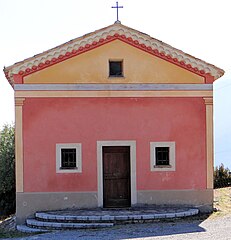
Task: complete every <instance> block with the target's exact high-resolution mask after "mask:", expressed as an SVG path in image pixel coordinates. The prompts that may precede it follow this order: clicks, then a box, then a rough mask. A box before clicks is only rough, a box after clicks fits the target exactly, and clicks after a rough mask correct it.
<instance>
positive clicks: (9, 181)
mask: <svg viewBox="0 0 231 240" xmlns="http://www.w3.org/2000/svg"><path fill="white" fill-rule="evenodd" d="M14 132H15V131H14V126H13V125H4V126H3V128H2V130H1V131H0V214H11V213H14V212H15V133H14Z"/></svg>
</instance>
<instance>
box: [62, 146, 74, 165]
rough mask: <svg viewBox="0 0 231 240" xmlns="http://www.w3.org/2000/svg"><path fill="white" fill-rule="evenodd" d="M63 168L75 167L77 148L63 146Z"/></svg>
mask: <svg viewBox="0 0 231 240" xmlns="http://www.w3.org/2000/svg"><path fill="white" fill-rule="evenodd" d="M60 168H61V169H74V168H77V165H76V148H61V167H60Z"/></svg>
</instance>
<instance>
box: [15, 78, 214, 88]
mask: <svg viewBox="0 0 231 240" xmlns="http://www.w3.org/2000/svg"><path fill="white" fill-rule="evenodd" d="M109 78H124V77H114V76H111V77H109ZM14 90H15V91H47V90H50V91H65V90H66V91H125V90H126V91H162V90H190V91H197V90H198V91H201V90H205V91H212V90H213V84H203V83H201V84H197V83H196V84H183V83H180V84H178V83H173V84H168V83H166V84H165V83H129V84H126V83H123V84H119V83H113V84H107V83H101V84H97V83H89V84H88V83H81V84H15V85H14Z"/></svg>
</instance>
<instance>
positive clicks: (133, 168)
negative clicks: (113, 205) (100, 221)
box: [97, 141, 137, 207]
mask: <svg viewBox="0 0 231 240" xmlns="http://www.w3.org/2000/svg"><path fill="white" fill-rule="evenodd" d="M103 146H130V170H131V204H132V205H134V204H136V203H137V190H136V141H97V167H98V169H97V174H98V207H103Z"/></svg>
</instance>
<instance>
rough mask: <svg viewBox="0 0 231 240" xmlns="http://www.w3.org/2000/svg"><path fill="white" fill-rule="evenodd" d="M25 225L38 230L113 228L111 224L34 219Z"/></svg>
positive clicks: (27, 221) (28, 220)
mask: <svg viewBox="0 0 231 240" xmlns="http://www.w3.org/2000/svg"><path fill="white" fill-rule="evenodd" d="M26 224H27V226H28V227H32V228H39V229H49V230H56V229H86V228H91V229H94V228H107V227H112V226H114V224H113V223H67V222H45V221H38V220H36V219H27V220H26Z"/></svg>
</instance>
